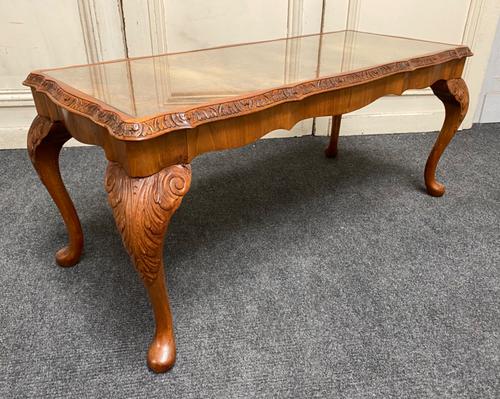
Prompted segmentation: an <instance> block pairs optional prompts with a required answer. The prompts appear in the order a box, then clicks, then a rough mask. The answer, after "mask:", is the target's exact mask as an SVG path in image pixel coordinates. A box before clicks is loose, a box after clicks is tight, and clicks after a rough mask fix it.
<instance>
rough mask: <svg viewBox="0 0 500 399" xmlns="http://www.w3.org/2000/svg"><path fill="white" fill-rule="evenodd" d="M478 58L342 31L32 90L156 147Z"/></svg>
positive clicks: (68, 78)
mask: <svg viewBox="0 0 500 399" xmlns="http://www.w3.org/2000/svg"><path fill="white" fill-rule="evenodd" d="M470 55H472V53H471V52H470V50H469V48H468V47H466V46H461V45H451V44H444V43H435V42H429V41H422V40H414V39H406V38H400V37H392V36H385V35H376V34H370V33H363V32H355V31H339V32H332V33H323V34H317V35H308V36H299V37H292V38H287V39H279V40H272V41H265V42H256V43H249V44H240V45H235V46H225V47H217V48H212V49H205V50H197V51H190V52H182V53H171V54H164V55H159V56H152V57H140V58H130V59H124V60H117V61H110V62H104V63H98V64H90V65H79V66H72V67H66V68H57V69H47V70H41V71H35V72H33V73H31V74H30V75H29V76H28V78H27V79H26V81H25V82H24V84H25V85H27V86H30V87H32V89H33V90H34V91H39V92H43V93H45V94H47V95H48V96H49V97H50V98H51V100H52V101H53V102H55V103H56V104H58V105H59V106H61V107H62V108H64V109H66V110H68V111H70V112H74V113H78V114H80V115H83V116H86V117H88V118H90V119H91V120H93V121H94V122H95V123H97V124H99V125H101V126H104V127H106V128H107V129H108V131H109V132H110V134H111V135H113V136H115V138H118V139H120V140H127V141H128V140H146V139H149V138H153V137H157V136H159V135H162V134H166V133H168V132H171V131H175V130H179V129H190V128H194V127H196V126H198V125H201V124H204V123H208V122H212V121H215V120H221V119H227V118H232V117H237V116H241V115H245V114H249V113H253V112H258V111H260V110H263V109H266V108H270V107H273V106H275V105H278V104H281V103H284V102H289V101H298V100H301V99H303V98H305V97H309V96H312V95H314V94H318V93H323V92H327V91H333V90H337V89H341V88H345V87H349V86H352V85H357V84H362V83H365V82H366V83H367V82H371V81H373V80H376V79H379V78H382V77H385V76H389V75H393V74H396V73H401V72H408V71H412V70H415V69H418V68H425V67H429V66H433V65H437V64H441V63H444V62H447V61H451V60H455V59H460V58H464V57H468V56H470Z"/></svg>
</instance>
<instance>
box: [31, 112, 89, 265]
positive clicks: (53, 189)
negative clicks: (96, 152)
mask: <svg viewBox="0 0 500 399" xmlns="http://www.w3.org/2000/svg"><path fill="white" fill-rule="evenodd" d="M70 138H71V135H70V134H69V133H68V131H67V130H66V128H65V127H64V125H63V124H62V123H59V122H52V121H51V120H49V119H47V118H44V117H41V116H37V117H35V119H34V120H33V123H32V124H31V127H30V129H29V132H28V143H27V146H28V154H29V157H30V159H31V162H32V163H33V166H34V167H35V169H36V171H37V173H38V176H39V177H40V180H41V181H42V183H43V184H44V185H45V187H46V188H47V191H48V192H49V194H50V196H51V197H52V199H53V200H54V202H55V204H56V205H57V207H58V209H59V211H60V212H61V215H62V217H63V220H64V223H65V225H66V229H67V231H68V235H69V243H68V245H66V246H65V247H63V248H61V249H60V250H59V251H57V253H56V261H57V263H58V264H59V265H60V266H63V267H67V266H73V265H75V264H76V263H78V261H79V260H80V256H81V254H82V250H83V232H82V227H81V224H80V219H79V218H78V214H77V213H76V210H75V206H74V205H73V201H71V198H70V196H69V194H68V192H67V190H66V187H65V186H64V183H63V181H62V178H61V172H60V170H59V153H60V151H61V148H62V146H63V144H64V143H65V142H66V141H68V140H69V139H70Z"/></svg>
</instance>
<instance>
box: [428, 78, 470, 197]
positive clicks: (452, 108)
mask: <svg viewBox="0 0 500 399" xmlns="http://www.w3.org/2000/svg"><path fill="white" fill-rule="evenodd" d="M432 91H433V92H434V94H435V95H436V96H437V97H438V98H439V99H440V100H441V101H442V102H443V104H444V108H445V113H446V116H445V119H444V124H443V127H442V129H441V132H440V133H439V136H438V138H437V140H436V143H435V144H434V147H433V148H432V151H431V153H430V155H429V158H428V159H427V163H426V165H425V173H424V175H425V186H426V187H427V192H428V193H429V194H430V195H432V196H434V197H440V196H442V195H443V194H444V191H445V187H444V185H442V184H441V183H439V182H438V181H436V167H437V164H438V162H439V159H440V158H441V155H442V154H443V152H444V150H445V149H446V147H447V146H448V143H449V142H450V141H451V139H452V138H453V136H454V135H455V133H456V132H457V130H458V128H459V126H460V124H461V123H462V121H463V120H464V118H465V115H466V114H467V110H468V108H469V90H468V89H467V85H466V84H465V82H464V81H463V79H451V80H438V81H437V82H436V83H434V84H433V85H432Z"/></svg>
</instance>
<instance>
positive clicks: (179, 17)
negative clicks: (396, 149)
mask: <svg viewBox="0 0 500 399" xmlns="http://www.w3.org/2000/svg"><path fill="white" fill-rule="evenodd" d="M15 3H16V7H12V3H11V2H7V1H3V2H1V3H0V148H7V147H23V146H25V137H26V131H27V128H28V127H29V124H30V122H31V120H32V118H33V116H34V107H33V102H32V100H31V95H30V92H29V90H26V88H24V87H23V86H21V84H20V83H21V82H22V80H23V79H24V78H25V77H26V75H27V74H28V72H29V71H30V70H32V69H39V68H44V67H50V66H62V65H70V64H78V63H87V62H96V61H101V60H109V59H113V58H122V57H125V56H127V55H128V56H138V55H148V54H159V53H165V52H169V51H181V50H191V49H197V48H206V47H211V46H217V45H223V44H231V43H239V42H249V41H257V40H265V39H274V38H280V37H285V36H294V35H300V34H308V33H316V32H321V31H323V32H327V31H334V30H340V29H357V30H364V31H371V32H375V33H385V34H391V35H399V36H409V37H415V38H421V39H427V40H436V41H444V42H453V43H466V44H468V45H469V46H470V47H471V49H472V51H473V52H474V53H475V56H474V57H473V58H472V59H470V60H469V61H468V63H467V67H466V72H465V78H466V80H467V83H468V85H469V88H470V91H471V104H470V111H469V114H468V116H467V119H466V120H465V122H464V124H463V127H470V126H471V124H472V122H473V121H474V115H478V113H476V109H477V107H478V104H479V95H480V91H481V87H482V82H483V77H484V76H485V71H486V67H487V64H488V59H489V53H490V49H491V44H492V42H493V37H494V31H495V27H496V23H497V20H498V15H499V14H500V1H498V0H439V1H436V0H397V1H396V0H273V1H271V0H241V1H234V0H212V1H206V0H44V1H38V0H16V2H15ZM286 57H287V59H288V62H287V67H286V69H285V71H284V75H283V79H284V81H285V82H286V81H287V80H288V79H293V74H294V73H295V69H294V65H295V63H294V60H295V59H297V57H300V48H290V49H288V50H287V54H286ZM477 117H479V116H477ZM442 119H443V107H442V105H441V103H439V101H437V100H436V99H435V98H434V96H433V95H432V93H431V92H430V90H422V91H410V92H408V93H406V94H405V95H404V96H403V97H402V98H395V97H386V98H383V99H380V100H379V101H377V102H375V103H374V104H372V105H370V106H369V107H366V108H364V109H362V110H359V111H357V112H354V113H352V114H349V115H346V116H345V118H344V122H343V124H342V134H363V133H386V132H414V131H429V130H437V129H439V127H440V126H441V123H442ZM329 124H330V118H317V119H316V120H308V121H303V122H300V123H299V124H298V125H297V126H295V128H294V129H293V130H292V132H291V133H287V132H283V131H280V132H274V133H273V135H275V136H276V135H279V136H285V135H287V134H291V135H302V134H311V132H315V133H316V134H328V132H329Z"/></svg>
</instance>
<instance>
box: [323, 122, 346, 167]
mask: <svg viewBox="0 0 500 399" xmlns="http://www.w3.org/2000/svg"><path fill="white" fill-rule="evenodd" d="M341 121H342V115H334V116H332V131H331V134H330V144H329V145H328V147H327V148H325V156H326V157H327V158H335V157H336V156H337V144H338V141H339V133H340V122H341Z"/></svg>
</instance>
